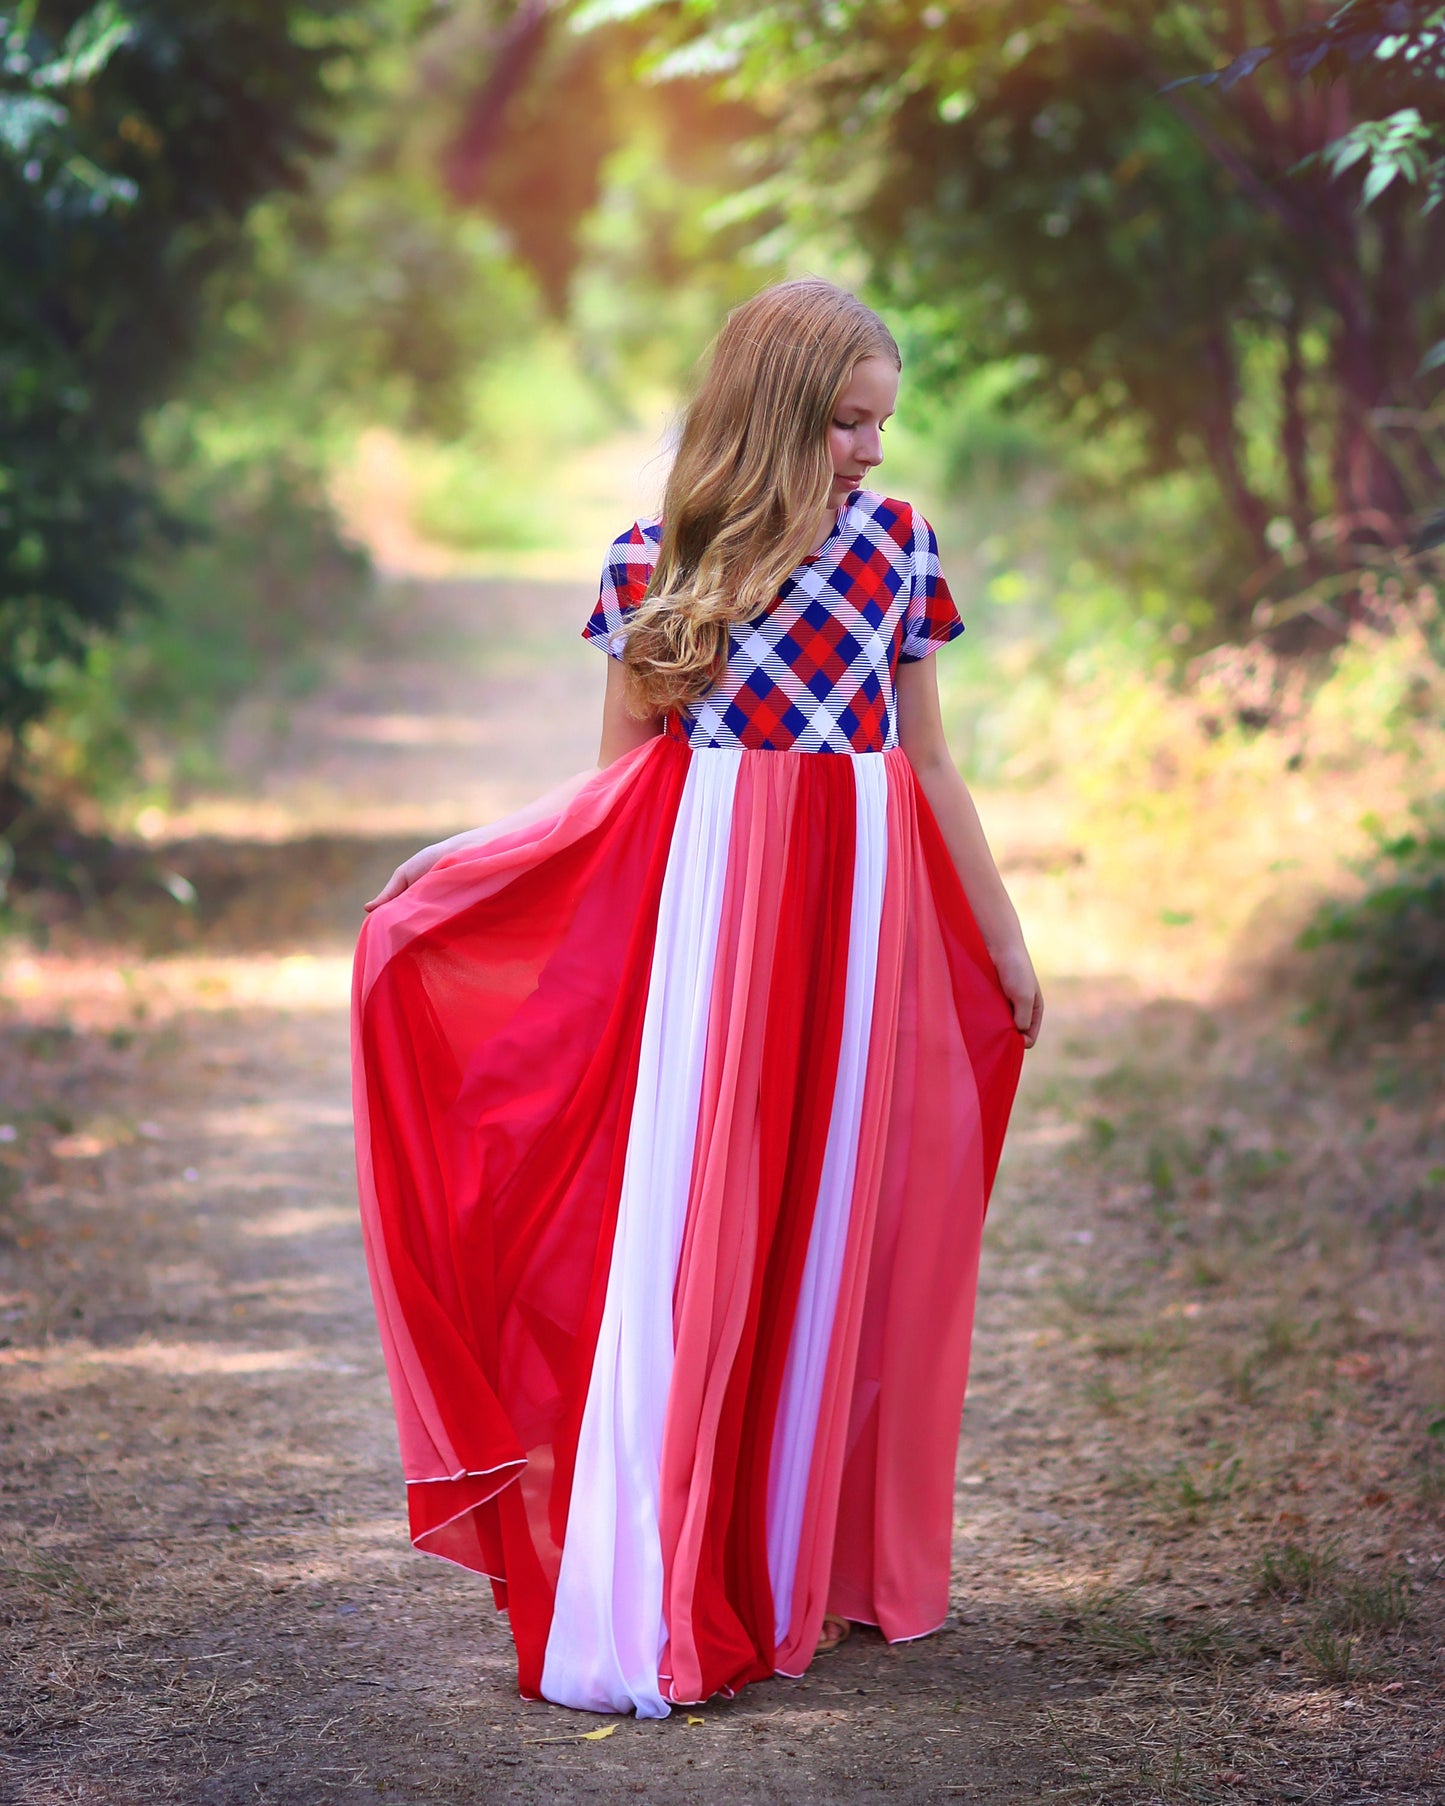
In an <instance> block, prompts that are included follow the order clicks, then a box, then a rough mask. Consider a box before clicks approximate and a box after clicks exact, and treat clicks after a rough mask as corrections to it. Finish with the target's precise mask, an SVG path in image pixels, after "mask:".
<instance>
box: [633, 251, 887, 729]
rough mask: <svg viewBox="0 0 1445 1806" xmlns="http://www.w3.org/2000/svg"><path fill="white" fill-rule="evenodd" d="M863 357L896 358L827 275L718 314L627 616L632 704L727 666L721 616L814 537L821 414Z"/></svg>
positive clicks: (821, 464)
mask: <svg viewBox="0 0 1445 1806" xmlns="http://www.w3.org/2000/svg"><path fill="white" fill-rule="evenodd" d="M868 357H883V358H888V359H890V360H891V361H892V363H893V364H894V366H895V367H896V368H899V369H901V368H902V363H903V360H902V358H901V357H900V356H899V352H898V346H897V344H896V342H895V341H894V338H893V335H892V333H891V332H889V330H888V328H887V327H886V326H885V325H884V324H883V322H882V320H880V319H879V317H878V315H877V314H875V313H874V312H873V310H872V308H870V307H865V306H864V305H863V303H862V302H861V301H859V300H858V299H857V297H856V296H854V295H850V294H849V293H848V292H847V290H846V289H841V288H835V287H834V285H833V284H832V283H831V282H821V281H818V280H816V279H814V278H811V277H808V278H804V279H802V280H799V281H795V282H780V283H776V284H774V286H773V287H771V288H766V289H764V290H763V292H762V293H761V294H759V295H754V297H753V298H752V300H751V301H745V302H744V303H743V305H742V306H741V307H738V308H736V309H734V311H733V312H732V313H731V314H729V315H728V319H727V323H726V324H725V325H724V327H723V329H722V331H721V332H720V333H719V334H718V336H717V338H716V340H715V341H714V343H713V347H712V352H711V356H710V358H709V360H708V363H707V368H706V372H705V374H704V376H703V378H702V381H701V383H700V385H699V387H698V390H697V393H696V395H695V396H694V398H693V400H692V403H691V405H690V406H689V408H688V410H687V415H686V418H685V419H684V421H683V427H682V434H681V438H680V440H679V443H678V448H677V456H676V457H675V459H674V460H673V465H672V470H671V473H670V475H669V476H668V480H667V488H666V490H665V492H664V496H663V505H662V544H661V547H660V548H659V551H658V559H657V565H656V568H655V569H654V570H653V573H652V578H651V580H650V582H649V583H648V586H647V593H646V595H645V597H644V599H643V601H642V603H641V605H640V606H639V607H638V609H637V611H636V613H635V614H634V615H633V616H632V619H631V621H630V622H629V623H628V627H627V638H626V643H625V647H624V651H623V664H624V667H625V670H626V683H627V703H628V707H629V708H630V709H631V710H632V712H633V713H634V714H636V715H653V714H661V713H662V712H663V711H665V710H667V709H670V708H675V707H678V706H680V705H686V704H688V703H692V702H696V701H697V700H698V699H699V698H700V697H702V696H705V695H706V694H707V692H708V691H709V690H710V689H711V688H712V687H713V685H714V684H715V683H716V682H717V681H718V679H719V678H720V677H721V676H722V674H723V671H724V670H725V669H726V666H727V654H728V628H729V626H730V625H731V624H732V623H734V622H737V621H746V620H749V619H751V617H752V616H753V615H756V614H759V613H761V611H762V610H763V609H765V608H766V607H767V606H768V604H769V603H770V602H771V601H772V600H773V598H774V597H775V596H776V595H777V593H778V590H779V589H780V588H781V586H782V584H783V581H784V579H785V578H786V577H787V576H788V574H789V572H791V571H793V570H794V569H796V567H797V566H798V565H799V564H800V563H801V561H802V560H803V558H804V557H805V556H806V555H807V553H808V552H809V551H810V550H811V549H812V544H811V542H812V539H813V536H814V533H815V531H816V525H817V519H818V515H819V513H820V511H821V510H822V509H823V508H824V507H825V506H826V505H827V502H828V498H829V495H830V494H831V490H832V481H833V467H832V463H831V460H830V459H829V456H828V423H829V421H830V420H831V419H832V417H833V410H834V409H835V408H836V407H837V405H838V397H839V396H840V395H841V394H842V392H843V390H844V389H845V388H846V387H847V385H848V379H849V377H850V376H851V374H852V372H853V368H854V366H855V365H856V364H858V363H860V362H861V361H862V360H863V359H864V358H868Z"/></svg>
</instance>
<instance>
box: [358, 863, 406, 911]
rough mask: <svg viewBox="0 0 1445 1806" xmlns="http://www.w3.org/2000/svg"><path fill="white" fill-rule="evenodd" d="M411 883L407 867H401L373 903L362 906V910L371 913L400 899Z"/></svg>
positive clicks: (392, 875) (377, 894) (372, 900)
mask: <svg viewBox="0 0 1445 1806" xmlns="http://www.w3.org/2000/svg"><path fill="white" fill-rule="evenodd" d="M410 882H411V880H410V878H409V877H408V876H407V873H406V867H405V866H401V865H399V866H398V867H397V868H396V870H395V871H394V872H393V873H392V874H391V876H390V877H389V878H388V879H387V881H386V883H385V884H384V885H383V886H382V887H381V889H380V890H379V891H378V892H377V893H376V895H375V896H374V897H373V898H372V899H371V901H370V902H369V903H363V904H362V908H363V909H365V910H367V911H368V912H369V911H371V910H373V909H377V908H379V907H380V905H381V904H383V903H390V901H391V900H392V898H393V897H399V896H400V895H401V893H402V892H403V891H404V890H405V889H406V887H407V885H408V884H409V883H410Z"/></svg>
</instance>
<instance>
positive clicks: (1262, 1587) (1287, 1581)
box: [1254, 1543, 1340, 1599]
mask: <svg viewBox="0 0 1445 1806" xmlns="http://www.w3.org/2000/svg"><path fill="white" fill-rule="evenodd" d="M1339 1565H1340V1558H1339V1552H1338V1549H1337V1547H1336V1545H1335V1544H1333V1543H1328V1544H1326V1545H1324V1546H1323V1547H1322V1548H1317V1549H1312V1548H1309V1547H1307V1546H1306V1545H1305V1544H1303V1543H1284V1544H1283V1545H1281V1547H1280V1548H1278V1549H1266V1550H1265V1552H1264V1553H1263V1554H1262V1555H1261V1556H1260V1557H1259V1560H1258V1561H1257V1562H1256V1563H1255V1566H1254V1585H1255V1590H1256V1592H1257V1593H1259V1594H1260V1596H1261V1597H1262V1598H1265V1599H1313V1598H1314V1597H1315V1595H1316V1594H1317V1593H1319V1592H1320V1591H1321V1590H1322V1589H1323V1588H1324V1587H1326V1586H1327V1585H1328V1584H1329V1583H1330V1581H1331V1580H1333V1578H1334V1576H1335V1574H1336V1572H1337V1571H1338V1569H1339Z"/></svg>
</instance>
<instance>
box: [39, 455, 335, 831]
mask: <svg viewBox="0 0 1445 1806" xmlns="http://www.w3.org/2000/svg"><path fill="white" fill-rule="evenodd" d="M160 438H161V442H160V443H159V444H158V445H157V446H156V447H155V451H154V455H155V461H156V468H157V471H158V480H159V483H160V486H161V494H162V496H163V499H164V504H165V506H166V508H167V509H168V511H169V512H170V513H171V514H172V515H173V517H174V518H175V519H176V520H177V521H178V522H180V523H182V524H184V523H187V522H194V523H195V526H194V529H193V530H192V531H190V532H189V533H186V534H184V536H183V537H182V538H181V540H180V542H179V543H178V544H177V545H174V546H172V547H170V548H167V549H166V550H165V552H164V553H163V554H162V555H159V556H154V557H152V558H151V559H149V560H143V561H142V562H141V564H140V567H139V575H140V578H141V580H142V581H144V582H145V583H146V585H147V588H148V591H149V593H150V597H151V603H150V606H149V607H148V608H147V609H146V610H145V611H144V612H143V613H142V614H140V615H138V616H137V617H136V618H135V619H134V620H132V621H131V622H130V623H129V624H128V625H127V627H126V629H125V631H124V632H122V633H121V634H120V635H118V636H110V637H106V638H103V639H97V640H94V641H93V642H92V643H91V644H90V646H89V647H88V649H87V651H86V654H85V656H84V658H83V659H82V660H81V661H80V662H78V663H75V664H72V665H70V666H69V667H67V669H66V670H65V671H64V672H63V673H61V674H60V675H59V676H58V677H57V679H56V682H55V686H54V690H53V694H52V698H51V705H50V708H49V709H48V711H47V714H46V717H45V720H44V722H43V724H38V725H36V726H34V727H32V728H31V730H30V734H29V740H30V743H31V751H32V753H33V755H34V758H35V762H36V763H37V764H38V766H39V768H40V770H41V771H42V772H43V774H44V778H45V782H46V786H47V788H48V789H49V790H50V791H51V792H52V793H55V792H58V793H59V794H61V795H62V796H63V795H64V794H66V793H67V792H73V793H75V794H77V795H82V796H85V797H89V798H94V799H96V800H98V801H100V802H101V803H102V804H105V803H110V802H113V801H116V800H118V799H120V798H122V797H126V796H132V795H134V794H135V792H136V791H137V789H140V790H142V791H143V792H148V793H151V794H155V795H162V796H166V797H170V796H172V795H173V794H174V792H175V791H176V790H177V789H183V788H184V786H185V783H186V781H187V779H188V778H190V777H193V776H196V777H205V778H207V779H212V780H213V779H215V778H216V777H218V776H220V775H221V774H220V773H219V772H218V771H217V769H216V768H215V765H214V760H215V742H216V733H217V730H218V729H219V727H220V725H221V724H222V721H223V720H224V717H225V715H226V712H227V711H228V710H229V709H230V707H231V706H232V705H233V704H234V703H235V702H237V701H238V700H239V699H240V698H241V697H242V696H244V695H245V694H247V693H248V692H249V691H252V690H254V689H257V688H266V689H269V690H270V691H271V692H272V693H280V694H285V693H286V692H287V691H288V690H292V691H294V690H298V689H304V688H305V687H306V686H307V684H308V683H309V682H310V681H311V679H312V678H313V677H314V675H315V674H316V664H315V659H316V655H317V652H318V650H319V649H322V648H325V647H328V646H335V645H337V644H338V643H344V641H345V639H346V637H347V636H348V635H349V634H350V633H351V632H353V631H354V630H355V628H356V627H357V626H358V625H359V624H360V622H361V621H362V619H363V618H364V610H365V607H366V604H367V601H368V598H369V595H370V581H369V574H368V565H367V561H366V559H365V557H364V556H363V555H362V554H361V553H359V552H357V551H356V550H355V549H354V548H351V547H349V546H347V545H346V544H345V543H344V542H343V541H342V540H341V539H339V538H338V537H337V531H336V526H335V522H334V519H333V516H332V513H331V509H330V507H329V504H328V503H327V500H326V497H325V494H324V492H323V491H322V489H321V486H320V481H319V478H318V475H317V473H316V471H315V470H314V469H310V468H308V467H306V466H305V465H304V464H299V463H297V462H296V461H295V460H294V459H291V460H286V459H282V458H278V457H276V456H275V455H274V454H272V453H270V452H267V453H265V454H264V455H262V456H245V455H236V454H233V455H230V456H225V457H218V456H217V455H216V454H215V453H214V452H209V451H208V450H207V449H206V448H205V447H203V446H201V445H198V444H197V443H195V442H194V441H193V440H191V439H190V438H189V437H188V436H187V435H185V434H184V433H183V432H182V431H181V429H180V428H179V426H178V425H177V424H176V423H171V427H170V431H169V432H168V433H166V434H162V435H161V436H160Z"/></svg>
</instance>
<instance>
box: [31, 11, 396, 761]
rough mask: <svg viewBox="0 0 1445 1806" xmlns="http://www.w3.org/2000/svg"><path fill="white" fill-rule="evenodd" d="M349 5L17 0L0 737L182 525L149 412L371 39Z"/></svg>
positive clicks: (122, 610)
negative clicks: (254, 215)
mask: <svg viewBox="0 0 1445 1806" xmlns="http://www.w3.org/2000/svg"><path fill="white" fill-rule="evenodd" d="M367 18H368V14H367V9H364V8H363V9H357V8H355V7H349V6H345V5H344V4H342V0H305V3H302V0H293V3H289V4H284V5H273V4H269V3H266V0H100V3H99V4H96V5H93V6H89V7H83V6H78V5H74V4H70V5H67V4H62V3H59V0H54V3H46V0H26V3H25V4H22V5H19V6H15V5H11V6H5V7H3V8H0V41H3V45H4V57H3V67H0V267H3V268H4V270H5V272H6V280H5V282H4V284H3V285H0V735H4V736H6V737H7V738H8V740H9V743H10V746H11V762H12V764H13V759H14V749H15V747H16V746H17V745H18V735H19V730H21V729H22V728H23V727H24V726H25V724H26V723H27V722H29V721H31V720H33V719H34V718H35V717H36V716H38V715H39V714H40V713H41V712H42V711H43V710H44V708H45V706H46V703H47V701H48V699H49V697H50V695H51V694H52V692H53V690H54V688H55V686H56V684H57V683H58V682H60V681H61V680H62V678H63V676H64V673H65V671H66V670H67V668H68V667H70V666H73V665H74V664H75V663H76V662H77V661H78V660H80V659H82V658H83V657H84V655H85V652H86V649H87V647H88V646H89V645H90V644H91V643H92V641H93V639H94V636H95V635H96V634H97V633H104V632H107V631H111V630H113V629H114V628H115V627H116V625H117V623H118V622H119V621H120V620H121V619H122V618H123V617H124V616H125V615H126V614H127V612H129V611H132V610H134V609H135V608H136V607H138V606H139V605H141V604H142V603H144V602H145V601H146V600H147V596H148V589H147V584H146V581H145V577H144V571H143V566H144V562H145V560H144V558H143V556H142V554H143V552H145V551H146V550H147V549H148V548H150V547H153V546H154V545H155V544H156V543H157V540H158V538H159V537H163V536H164V535H165V533H166V532H167V531H169V530H173V529H172V528H168V526H167V518H166V510H165V508H164V506H163V504H162V499H161V496H160V494H159V492H158V489H157V485H156V482H155V480H154V476H153V474H152V473H151V472H150V471H149V470H148V469H147V467H146V462H145V459H144V456H143V454H142V449H141V433H142V423H143V420H144V418H145V415H146V413H147V412H148V410H149V409H150V408H152V407H153V406H154V405H155V403H156V402H157V401H158V400H159V399H161V398H162V397H164V396H165V395H166V394H167V393H168V392H170V391H171V390H172V389H173V387H174V385H175V384H176V382H177V381H178V379H179V376H180V373H181V372H182V371H183V370H184V369H185V367H186V365H187V361H188V359H189V358H190V357H191V355H192V353H193V350H194V347H195V344H196V340H197V334H198V330H199V327H200V322H201V318H202V312H203V301H204V294H205V289H206V284H207V281H208V278H209V277H210V276H211V274H212V273H213V272H214V271H215V270H216V269H217V268H218V267H221V266H222V265H224V263H225V261H226V259H227V258H228V256H229V255H231V254H232V252H233V251H234V249H235V247H236V244H237V242H238V232H239V227H240V223H241V222H242V221H243V219H244V218H245V216H246V214H247V212H248V211H249V209H250V208H251V207H252V205H253V204H254V203H255V201H256V200H257V199H258V198H259V197H260V196H262V195H264V194H266V193H268V192H271V191H273V190H275V189H277V188H284V187H288V186H297V185H299V184H300V182H301V180H302V172H303V168H304V166H305V163H306V160H307V159H308V158H309V157H311V156H313V155H314V154H315V153H316V152H317V151H318V150H319V149H320V148H321V146H322V143H323V139H322V137H321V133H320V121H321V120H322V119H323V117H324V115H325V113H326V110H327V108H328V106H329V104H330V99H329V90H328V84H329V82H330V81H331V80H332V79H333V76H334V74H335V71H336V70H337V69H338V68H339V67H341V66H342V65H344V63H345V61H346V59H347V57H348V56H350V55H351V54H352V52H353V50H354V48H355V46H356V45H357V44H358V43H360V42H361V41H363V40H364V38H365V36H366V33H367Z"/></svg>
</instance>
